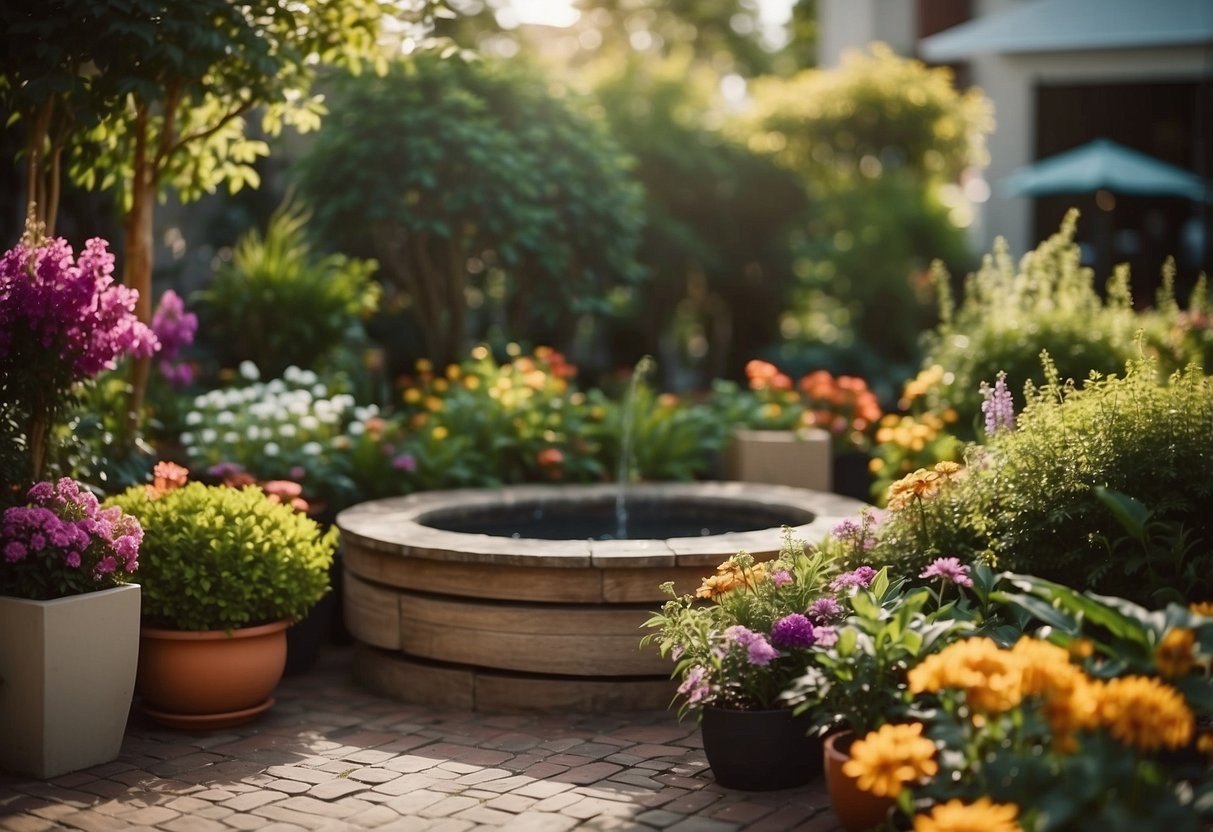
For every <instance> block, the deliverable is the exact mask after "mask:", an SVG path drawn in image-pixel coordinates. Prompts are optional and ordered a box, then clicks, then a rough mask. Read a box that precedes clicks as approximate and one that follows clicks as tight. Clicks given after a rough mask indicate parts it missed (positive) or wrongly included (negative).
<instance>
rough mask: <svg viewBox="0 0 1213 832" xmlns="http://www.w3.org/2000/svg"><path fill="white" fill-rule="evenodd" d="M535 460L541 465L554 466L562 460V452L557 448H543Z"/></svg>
mask: <svg viewBox="0 0 1213 832" xmlns="http://www.w3.org/2000/svg"><path fill="white" fill-rule="evenodd" d="M535 460H536V461H537V462H538V463H539V464H540V465H541V466H543V467H545V468H546V467H549V466H555V465H559V464H560V463H562V462H564V453H563V452H561V450H560V449H559V448H544V449H543V450H542V451H540V452H539V453H538V454H537V455H536V457H535Z"/></svg>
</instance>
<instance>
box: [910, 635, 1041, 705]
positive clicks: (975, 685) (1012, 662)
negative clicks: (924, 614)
mask: <svg viewBox="0 0 1213 832" xmlns="http://www.w3.org/2000/svg"><path fill="white" fill-rule="evenodd" d="M908 680H909V683H910V690H911V691H912V692H913V693H924V692H934V691H939V690H942V689H945V688H951V689H957V690H962V691H964V694H965V701H966V702H967V703H968V705H969V707H970V708H972V709H973V710H975V711H982V712H985V713H1002V712H1004V711H1007V710H1010V709H1011V708H1014V707H1015V706H1016V705H1018V704H1019V703H1020V701H1021V700H1022V699H1023V690H1022V685H1023V663H1022V662H1021V661H1020V659H1019V658H1018V657H1017V656H1014V655H1013V654H1012V653H1011V651H1009V650H1003V649H1001V648H1000V647H999V646H998V645H997V644H995V643H994V641H993V640H991V639H989V638H984V637H982V638H969V639H965V640H963V641H958V642H955V643H954V644H950V645H948V646H947V647H945V648H944V649H943V650H941V651H940V652H938V653H936V654H934V655H933V656H928V657H927V658H926V659H925V660H924V661H923V662H922V663H920V664H919V665H917V666H916V667H914V668H912V669H911V670H910V672H909V676H908Z"/></svg>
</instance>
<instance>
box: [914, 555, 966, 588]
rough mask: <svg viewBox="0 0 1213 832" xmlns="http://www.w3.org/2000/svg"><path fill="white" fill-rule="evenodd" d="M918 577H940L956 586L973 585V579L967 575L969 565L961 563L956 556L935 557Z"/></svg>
mask: <svg viewBox="0 0 1213 832" xmlns="http://www.w3.org/2000/svg"><path fill="white" fill-rule="evenodd" d="M918 577H920V578H942V579H943V580H945V581H948V582H949V583H954V584H957V585H958V586H972V585H973V579H972V578H971V577H969V567H968V566H966V565H964V564H962V563H961V562H960V560H959V559H958V558H936V559H935V560H933V561H931V564H930V566H928V567H927V568H926V569H924V570H923V571H922V574H921V575H919V576H918Z"/></svg>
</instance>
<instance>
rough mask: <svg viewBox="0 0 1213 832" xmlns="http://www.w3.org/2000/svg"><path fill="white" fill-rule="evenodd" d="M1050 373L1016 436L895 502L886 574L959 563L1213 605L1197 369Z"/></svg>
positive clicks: (1211, 398) (1204, 401) (1204, 384)
mask: <svg viewBox="0 0 1213 832" xmlns="http://www.w3.org/2000/svg"><path fill="white" fill-rule="evenodd" d="M1042 364H1043V372H1044V375H1045V378H1046V381H1045V383H1044V384H1043V385H1042V386H1040V387H1036V386H1035V385H1029V386H1028V388H1027V391H1026V395H1027V405H1026V406H1025V407H1024V408H1023V411H1022V412H1021V413H1020V414H1019V415H1018V417H1017V425H1016V427H1015V428H1014V429H999V430H997V431H995V432H994V433H993V435H991V436H990V437H988V439H987V443H986V444H985V445H984V446H979V445H971V446H970V447H969V448H968V449H967V453H966V457H967V462H968V465H967V467H966V468H965V469H964V470H963V471H961V472H957V473H956V474H955V475H953V476H950V477H947V478H946V479H947V480H948V482H946V483H939V484H937V485H924V489H922V490H921V494H915V497H914V498H913V499H911V500H910V501H909V502H908V504H907V505H905V506H902V507H894V506H893V501H892V500H890V508H891V509H894V510H892V511H890V512H889V514H888V516H887V518H886V519H885V521H884V523H883V524H882V525H881V528H880V534H879V540H878V542H877V545H876V547H875V550H874V552H873V558H874V561H875V562H876V563H897V564H899V565H900V566H901V567H902V568H904V569H907V570H914V569H917V568H918V567H919V566H921V564H923V563H925V562H926V561H928V560H929V559H930V558H931V557H932V556H934V555H938V554H946V555H959V556H962V557H964V558H967V559H981V560H988V561H990V562H991V563H993V564H994V565H995V566H997V568H999V569H1010V570H1013V571H1015V572H1020V573H1027V574H1033V575H1039V576H1041V577H1044V578H1047V579H1050V580H1053V581H1057V582H1059V583H1062V584H1065V585H1067V586H1072V587H1076V588H1080V589H1090V590H1093V591H1096V592H1099V593H1102V594H1108V595H1118V596H1121V597H1124V598H1128V599H1130V600H1134V601H1137V602H1139V603H1142V604H1145V605H1148V606H1158V605H1160V604H1163V603H1165V602H1167V601H1181V600H1191V599H1194V598H1196V599H1207V598H1210V597H1213V514H1211V513H1210V512H1209V510H1208V507H1209V505H1210V500H1211V498H1213V380H1211V379H1210V378H1209V377H1207V376H1205V375H1204V373H1203V372H1202V371H1201V370H1200V368H1199V367H1198V366H1196V365H1191V366H1189V367H1188V368H1186V369H1184V370H1182V371H1178V372H1176V373H1174V374H1172V375H1171V376H1170V377H1169V378H1167V379H1160V376H1159V371H1158V360H1157V359H1156V358H1153V357H1147V358H1139V359H1137V360H1134V361H1132V362H1129V363H1128V364H1127V365H1126V368H1125V371H1124V372H1123V374H1119V375H1102V374H1099V373H1092V374H1091V375H1090V376H1089V378H1088V379H1087V380H1086V382H1085V383H1083V384H1082V385H1081V386H1080V385H1078V384H1076V383H1075V382H1074V381H1072V380H1067V381H1064V382H1063V381H1062V380H1061V376H1060V371H1059V370H1058V368H1057V366H1056V365H1055V364H1053V363H1052V361H1051V360H1050V359H1049V356H1048V355H1047V354H1046V355H1045V356H1044V360H1043V362H1042ZM927 473H929V472H927ZM920 476H921V472H920V474H912V475H910V476H909V477H907V478H905V479H904V480H903V481H902V482H901V483H899V484H895V485H894V490H898V489H899V488H900V489H901V491H902V493H906V488H907V487H909V486H907V484H912V482H913V481H914V479H915V477H920ZM891 493H892V492H891ZM909 493H915V491H914V489H913V488H911V489H910V492H909ZM902 502H906V501H902Z"/></svg>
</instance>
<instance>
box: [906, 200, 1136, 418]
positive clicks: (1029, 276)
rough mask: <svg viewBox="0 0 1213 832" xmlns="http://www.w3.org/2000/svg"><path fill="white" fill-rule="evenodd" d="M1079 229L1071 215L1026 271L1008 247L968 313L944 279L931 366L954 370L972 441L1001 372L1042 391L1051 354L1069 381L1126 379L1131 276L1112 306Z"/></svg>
mask: <svg viewBox="0 0 1213 832" xmlns="http://www.w3.org/2000/svg"><path fill="white" fill-rule="evenodd" d="M1077 221H1078V215H1077V214H1076V213H1074V212H1071V213H1070V214H1069V215H1068V216H1067V218H1066V220H1065V222H1063V223H1062V226H1061V229H1060V230H1059V231H1058V232H1057V233H1056V234H1054V235H1053V236H1051V237H1050V238H1049V239H1048V240H1045V241H1044V242H1042V243H1041V244H1040V245H1039V246H1038V247H1037V248H1036V250H1035V251H1032V252H1030V253H1028V254H1027V255H1025V256H1024V257H1023V259H1022V260H1021V261H1020V263H1019V264H1018V266H1017V265H1016V264H1015V263H1014V262H1013V261H1012V259H1011V256H1010V253H1009V252H1008V250H1007V247H1006V244H1005V242H1002V241H1000V242H999V243H997V244H996V246H995V250H994V252H993V254H990V255H987V256H986V258H985V259H984V261H983V264H982V267H981V268H980V269H979V270H978V271H977V272H975V273H973V274H971V275H969V277H968V278H967V279H966V281H965V288H964V296H963V299H962V301H961V303H960V306H959V307H958V308H954V307H953V303H952V300H951V296H950V294H949V293H948V292H947V291H946V287H947V286H948V285H949V283H950V278H949V277H948V276H947V275H946V274H945V273H943V272H942V271H937V272H936V275H935V277H936V284H937V285H938V286H939V287H940V289H941V290H944V291H943V293H942V295H941V298H942V299H941V302H940V319H941V320H940V323H939V326H938V327H937V328H936V329H935V330H934V331H932V332H931V333H929V334H928V338H927V347H926V351H927V356H926V358H925V360H924V363H925V364H926V365H932V364H938V365H939V366H941V367H942V368H943V369H944V370H945V372H946V374H947V378H946V381H945V383H944V384H943V389H942V390H941V391H940V393H939V394H940V395H941V396H942V397H943V398H944V399H945V400H946V401H947V402H948V404H950V405H951V406H952V407H954V408H955V409H956V411H957V412H958V414H959V421H958V427H959V428H960V429H961V430H962V431H963V432H964V435H966V436H968V437H972V436H974V435H975V433H976V429H977V422H978V419H979V415H978V414H979V409H980V404H981V397H980V394H979V392H978V390H979V386H980V383H981V382H982V381H985V382H988V383H993V381H994V377H995V375H996V374H997V373H998V372H999V371H1000V370H1002V371H1005V372H1006V373H1007V376H1008V377H1009V378H1011V379H1014V380H1015V383H1016V384H1023V383H1025V382H1027V381H1029V380H1031V381H1033V382H1034V383H1036V384H1040V383H1042V382H1043V381H1044V376H1043V372H1042V370H1041V366H1040V353H1041V351H1042V350H1047V351H1048V353H1049V355H1050V356H1051V357H1052V359H1053V361H1054V362H1055V363H1056V365H1057V369H1058V372H1060V373H1061V376H1062V378H1074V379H1083V378H1086V376H1087V374H1088V373H1089V372H1091V371H1095V372H1099V373H1113V372H1116V371H1117V370H1119V369H1120V368H1121V367H1123V366H1124V364H1125V362H1126V361H1127V360H1128V359H1129V358H1131V357H1132V356H1133V355H1134V354H1135V353H1136V347H1135V345H1134V335H1135V333H1136V331H1137V329H1138V328H1139V326H1140V323H1139V321H1138V318H1137V316H1136V315H1135V313H1134V311H1133V304H1132V299H1131V297H1130V294H1129V284H1128V273H1127V272H1125V271H1123V270H1122V271H1118V272H1117V273H1116V275H1115V276H1113V278H1112V279H1111V280H1110V281H1109V283H1108V286H1107V288H1106V293H1105V294H1106V299H1105V297H1104V296H1101V294H1100V293H1099V292H1098V291H1096V289H1095V286H1094V283H1093V278H1094V275H1093V273H1092V271H1091V270H1090V269H1088V268H1085V267H1083V266H1081V265H1080V258H1081V254H1080V252H1079V248H1078V244H1077V243H1076V242H1075V241H1074V232H1075V228H1076V226H1077Z"/></svg>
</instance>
